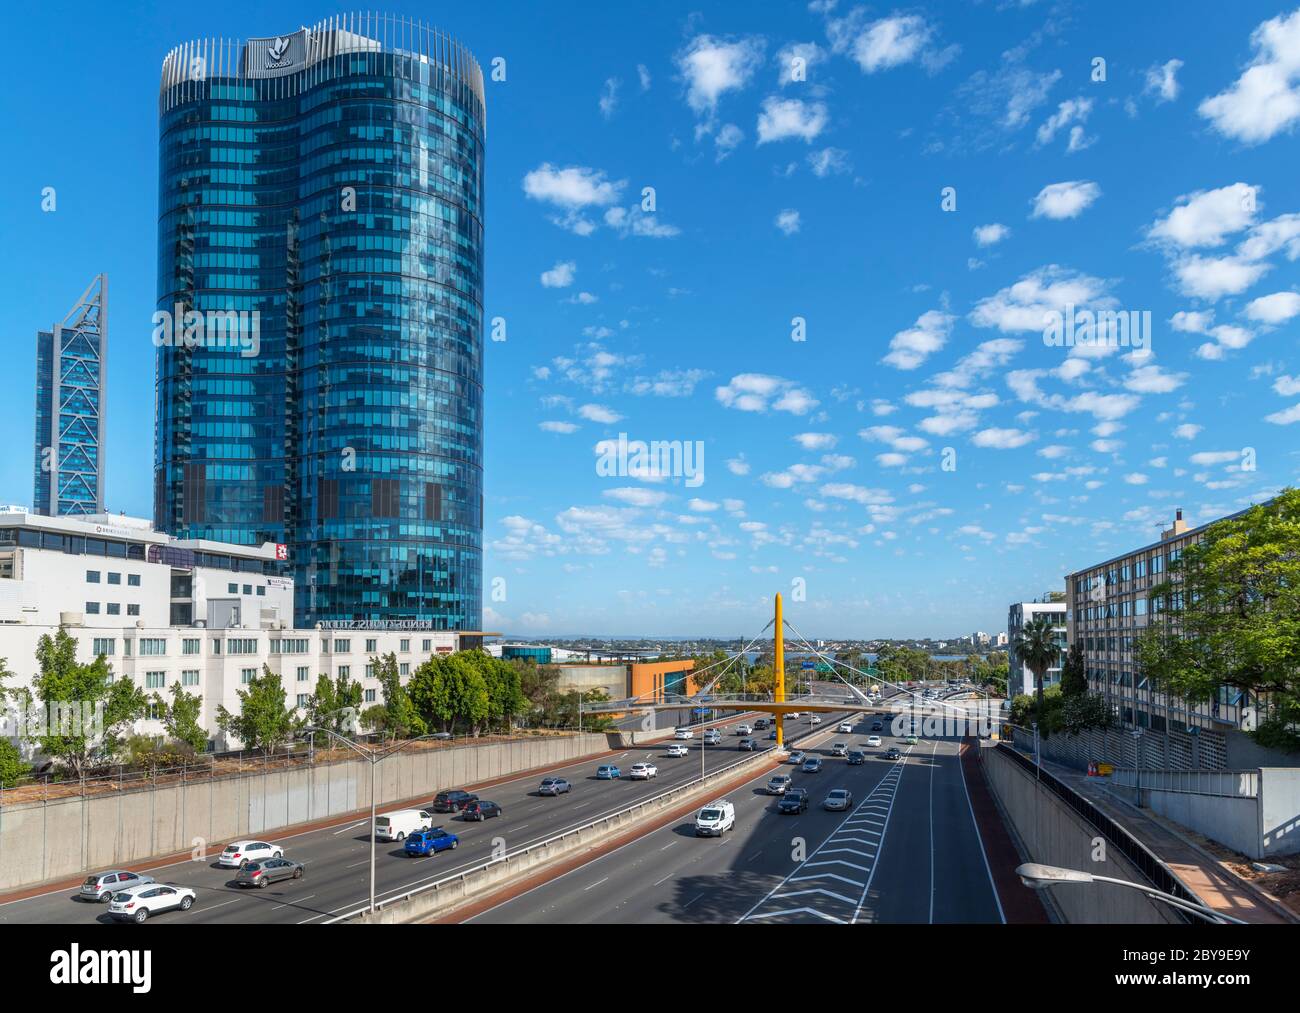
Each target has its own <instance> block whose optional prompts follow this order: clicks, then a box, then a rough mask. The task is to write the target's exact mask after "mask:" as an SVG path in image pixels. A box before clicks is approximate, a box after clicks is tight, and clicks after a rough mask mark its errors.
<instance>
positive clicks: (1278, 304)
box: [1246, 292, 1300, 326]
mask: <svg viewBox="0 0 1300 1013" xmlns="http://www.w3.org/2000/svg"><path fill="white" fill-rule="evenodd" d="M1298 314H1300V295H1297V294H1296V293H1295V292H1274V293H1273V294H1272V295H1264V296H1260V297H1259V298H1258V299H1252V300H1251V301H1250V302H1249V303H1247V304H1246V316H1247V317H1249V318H1250V319H1251V320H1255V321H1258V322H1259V323H1262V324H1269V325H1273V326H1276V325H1277V324H1284V323H1286V322H1287V321H1288V320H1290V319H1291V318H1292V317H1294V316H1296V315H1298Z"/></svg>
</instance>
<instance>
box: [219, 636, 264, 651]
mask: <svg viewBox="0 0 1300 1013" xmlns="http://www.w3.org/2000/svg"><path fill="white" fill-rule="evenodd" d="M226 653H227V654H256V653H257V638H256V637H230V638H228V639H227V640H226Z"/></svg>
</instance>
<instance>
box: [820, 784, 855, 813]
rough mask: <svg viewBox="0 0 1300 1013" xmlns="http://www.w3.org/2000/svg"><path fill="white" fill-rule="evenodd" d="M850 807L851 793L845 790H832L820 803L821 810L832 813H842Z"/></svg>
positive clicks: (851, 802)
mask: <svg viewBox="0 0 1300 1013" xmlns="http://www.w3.org/2000/svg"><path fill="white" fill-rule="evenodd" d="M851 805H853V792H851V791H849V790H848V789H847V788H832V789H831V793H830V794H829V795H827V796H826V800H825V801H824V802H822V808H823V809H825V810H826V811H827V812H832V813H833V812H843V811H844V810H845V809H848V808H849V807H850V806H851Z"/></svg>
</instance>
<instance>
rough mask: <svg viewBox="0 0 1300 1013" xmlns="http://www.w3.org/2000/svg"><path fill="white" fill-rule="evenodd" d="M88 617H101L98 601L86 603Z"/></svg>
mask: <svg viewBox="0 0 1300 1013" xmlns="http://www.w3.org/2000/svg"><path fill="white" fill-rule="evenodd" d="M86 615H88V616H97V615H99V602H97V601H88V602H86Z"/></svg>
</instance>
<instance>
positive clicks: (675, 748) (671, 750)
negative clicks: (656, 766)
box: [668, 742, 689, 756]
mask: <svg viewBox="0 0 1300 1013" xmlns="http://www.w3.org/2000/svg"><path fill="white" fill-rule="evenodd" d="M688 752H689V750H688V749H687V748H686V747H685V746H683V745H681V744H679V743H676V742H674V743H673V744H672V745H671V746H669V747H668V755H669V756H685V755H686V754H687V753H688Z"/></svg>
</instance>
